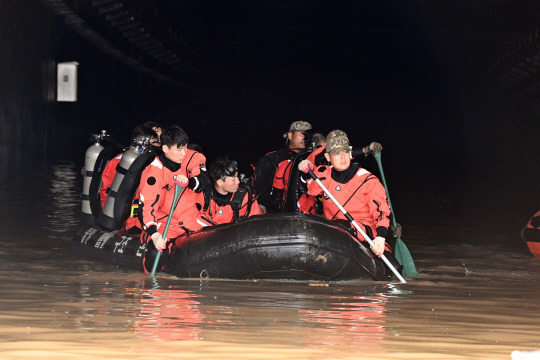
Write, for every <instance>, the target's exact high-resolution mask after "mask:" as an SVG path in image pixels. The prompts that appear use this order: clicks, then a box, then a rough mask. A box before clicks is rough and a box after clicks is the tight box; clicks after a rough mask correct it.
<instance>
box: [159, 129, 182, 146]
mask: <svg viewBox="0 0 540 360" xmlns="http://www.w3.org/2000/svg"><path fill="white" fill-rule="evenodd" d="M188 143H189V137H188V135H187V134H186V132H185V131H184V130H183V129H182V128H181V127H180V126H178V125H172V126H169V127H166V128H165V129H163V131H162V132H161V145H167V146H168V147H173V146H174V145H176V146H177V147H180V146H186V145H187V144H188Z"/></svg>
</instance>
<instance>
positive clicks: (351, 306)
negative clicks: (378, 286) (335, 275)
mask: <svg viewBox="0 0 540 360" xmlns="http://www.w3.org/2000/svg"><path fill="white" fill-rule="evenodd" d="M330 298H331V299H332V301H333V302H332V303H331V304H330V305H329V306H328V309H322V310H299V312H300V313H301V314H303V318H302V321H303V322H305V323H306V324H310V323H312V324H315V325H316V326H313V327H314V328H315V329H316V331H310V332H307V333H306V334H305V336H306V338H307V339H308V341H306V346H310V347H320V346H340V347H354V348H357V349H362V350H366V351H367V350H369V351H370V352H377V351H382V350H384V349H383V345H382V341H383V340H384V339H385V338H386V326H385V325H386V320H385V317H386V311H387V310H386V301H387V300H388V298H387V297H385V296H383V295H382V294H374V295H373V296H350V297H343V296H331V297H330Z"/></svg>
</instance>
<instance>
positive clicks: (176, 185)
mask: <svg viewBox="0 0 540 360" xmlns="http://www.w3.org/2000/svg"><path fill="white" fill-rule="evenodd" d="M180 185H184V184H180V183H179V182H178V181H177V180H176V176H175V177H174V199H173V202H172V204H171V211H169V217H168V218H167V223H166V224H165V228H164V229H163V235H162V236H163V239H164V240H165V241H167V238H166V236H167V231H168V230H169V225H170V223H171V218H172V215H173V212H174V207H175V205H176V202H177V201H178V198H179V197H180V193H181V192H182V189H183V186H180ZM160 257H161V251H158V252H157V254H156V258H155V259H154V265H153V266H152V272H151V273H150V275H151V276H154V275H155V274H156V269H157V266H158V264H159V258H160Z"/></svg>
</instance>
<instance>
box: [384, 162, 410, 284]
mask: <svg viewBox="0 0 540 360" xmlns="http://www.w3.org/2000/svg"><path fill="white" fill-rule="evenodd" d="M373 157H374V158H375V160H376V161H377V165H379V172H380V173H381V180H382V183H383V185H384V189H385V190H386V196H388V205H389V206H390V211H391V212H392V224H393V225H394V227H396V226H397V222H396V216H395V215H394V209H392V201H390V193H389V192H388V186H386V179H385V178H384V171H383V167H382V161H381V153H380V152H376V153H374V154H373ZM394 252H395V256H396V259H397V261H399V263H400V264H401V265H403V271H402V272H403V275H405V276H413V277H415V276H418V272H417V271H416V266H415V265H414V260H413V258H412V256H411V253H410V252H409V249H407V246H405V243H404V242H403V241H402V240H401V238H399V237H398V238H397V239H396V247H395V249H394Z"/></svg>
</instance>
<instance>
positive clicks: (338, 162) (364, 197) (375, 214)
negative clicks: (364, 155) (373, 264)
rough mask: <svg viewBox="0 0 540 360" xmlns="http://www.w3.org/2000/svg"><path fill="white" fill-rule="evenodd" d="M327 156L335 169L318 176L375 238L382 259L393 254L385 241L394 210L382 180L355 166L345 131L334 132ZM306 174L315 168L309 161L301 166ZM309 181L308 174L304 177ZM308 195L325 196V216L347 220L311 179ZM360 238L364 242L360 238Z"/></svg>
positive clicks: (318, 171) (321, 168)
mask: <svg viewBox="0 0 540 360" xmlns="http://www.w3.org/2000/svg"><path fill="white" fill-rule="evenodd" d="M326 140H327V142H326V153H325V157H326V159H327V160H328V161H329V162H330V164H331V166H325V165H322V166H319V167H318V168H316V169H315V170H314V173H315V174H316V175H317V176H318V177H319V179H320V180H321V182H322V183H323V184H324V185H325V186H326V188H327V189H328V190H329V191H330V192H331V193H332V195H333V196H334V197H335V198H336V199H337V201H338V202H339V203H340V204H341V205H342V206H343V207H344V208H345V210H347V212H348V213H349V214H350V215H351V216H352V217H353V219H354V220H356V222H357V223H358V225H359V226H361V227H363V228H364V231H365V232H366V234H367V235H368V236H369V237H370V238H372V239H373V238H374V240H373V243H374V245H373V246H372V248H371V249H372V251H373V253H374V254H375V255H378V256H380V255H381V254H382V253H383V252H384V251H385V250H387V251H390V247H389V246H388V245H387V244H386V242H385V238H386V235H387V233H388V228H389V226H390V218H389V216H390V208H389V206H388V201H387V197H386V191H385V189H384V187H383V185H382V184H381V183H380V181H379V179H377V177H376V176H375V175H373V174H371V173H370V172H369V171H367V170H366V169H363V168H361V167H360V166H359V165H358V164H355V163H351V158H352V154H351V146H350V143H349V139H348V137H347V134H345V132H343V131H341V130H333V131H331V132H330V133H329V134H328V136H327V138H326ZM298 168H299V170H300V171H302V172H304V173H305V172H307V170H308V169H309V168H313V164H312V163H311V162H310V161H309V160H303V161H302V162H300V164H299V165H298ZM303 176H304V177H305V178H306V179H307V177H309V175H308V174H305V175H303ZM307 193H308V194H309V195H313V196H317V195H321V194H322V195H323V201H322V202H323V216H324V217H325V218H327V219H330V220H337V219H344V220H346V218H345V216H344V215H343V213H342V212H341V211H340V210H339V209H338V207H337V206H336V205H335V204H334V203H333V202H332V200H331V199H330V198H328V197H327V196H326V194H324V193H323V190H322V189H321V188H320V187H319V185H318V184H317V183H316V182H315V181H314V180H313V179H311V177H310V178H309V180H307ZM359 239H360V240H361V241H364V239H363V238H362V237H361V236H360V237H359Z"/></svg>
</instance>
